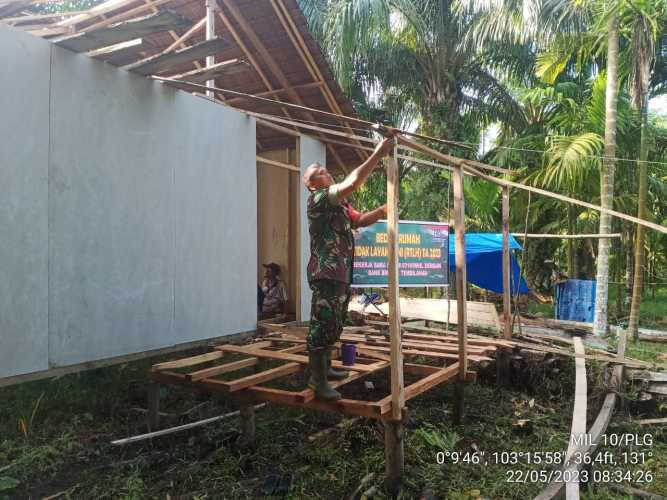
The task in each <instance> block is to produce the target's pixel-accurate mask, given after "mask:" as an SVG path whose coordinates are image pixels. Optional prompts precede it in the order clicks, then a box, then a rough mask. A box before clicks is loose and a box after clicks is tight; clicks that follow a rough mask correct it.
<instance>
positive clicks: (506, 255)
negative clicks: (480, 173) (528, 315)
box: [503, 186, 512, 340]
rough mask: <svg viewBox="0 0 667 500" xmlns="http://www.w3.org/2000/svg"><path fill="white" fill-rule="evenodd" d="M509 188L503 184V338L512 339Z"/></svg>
mask: <svg viewBox="0 0 667 500" xmlns="http://www.w3.org/2000/svg"><path fill="white" fill-rule="evenodd" d="M511 290H512V289H511V287H510V188H509V187H508V186H503V314H504V316H505V324H504V328H503V338H505V339H506V340H512V306H511V302H510V294H511V293H512V292H511Z"/></svg>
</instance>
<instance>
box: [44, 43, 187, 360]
mask: <svg viewBox="0 0 667 500" xmlns="http://www.w3.org/2000/svg"><path fill="white" fill-rule="evenodd" d="M155 94H156V88H155V84H154V83H153V82H150V81H147V80H145V79H141V78H137V77H135V76H134V75H130V74H129V73H127V72H123V71H118V70H117V69H115V68H113V67H111V66H108V65H105V64H102V63H100V62H98V61H95V60H92V59H90V58H89V57H86V56H84V55H79V54H74V53H72V52H70V51H67V50H65V49H61V48H59V47H53V65H52V87H51V157H50V164H51V184H50V185H51V189H50V197H49V199H50V210H49V214H50V227H51V231H50V268H51V272H50V274H51V275H50V290H49V303H50V328H49V329H50V335H49V338H50V362H51V365H52V366H63V365H68V364H74V363H80V362H84V361H90V360H94V359H101V358H106V357H111V356H117V355H121V354H128V353H131V352H139V351H142V350H147V349H151V348H155V347H157V346H159V345H165V344H169V343H175V342H176V341H177V339H176V338H175V337H174V335H173V321H172V320H173V307H174V306H173V301H174V296H173V281H174V279H173V277H174V270H173V266H174V234H173V231H174V221H173V208H174V207H173V199H174V192H173V190H174V184H173V169H174V162H177V161H183V160H184V159H185V158H186V154H187V151H186V147H185V146H177V144H179V142H178V139H179V137H178V131H177V123H176V120H177V119H178V116H179V115H178V113H179V111H180V109H179V108H180V107H183V104H181V106H179V99H169V100H168V102H164V99H159V98H156V95H155ZM174 145H176V146H174Z"/></svg>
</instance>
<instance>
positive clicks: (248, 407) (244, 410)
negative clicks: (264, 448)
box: [239, 397, 256, 448]
mask: <svg viewBox="0 0 667 500" xmlns="http://www.w3.org/2000/svg"><path fill="white" fill-rule="evenodd" d="M239 418H240V420H241V437H240V439H239V445H240V446H242V447H244V448H254V447H255V444H256V441H255V406H254V405H253V402H252V401H251V399H250V398H245V397H242V398H240V399H239Z"/></svg>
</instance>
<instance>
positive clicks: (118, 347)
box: [0, 25, 257, 378]
mask: <svg viewBox="0 0 667 500" xmlns="http://www.w3.org/2000/svg"><path fill="white" fill-rule="evenodd" d="M0 59H2V60H3V61H7V62H8V66H7V70H6V71H5V72H3V73H2V74H1V75H0V95H2V99H3V106H2V111H3V112H2V115H0V132H2V134H3V137H5V138H9V139H8V140H4V141H0V144H1V145H0V186H2V196H0V378H2V377H10V376H16V375H21V374H28V373H34V372H38V371H43V370H47V369H54V368H58V367H67V366H72V365H77V364H80V363H91V362H95V361H98V360H104V359H109V358H112V357H117V356H123V355H129V354H134V353H140V352H144V351H149V350H155V349H162V348H166V347H170V346H173V345H177V344H183V343H187V342H192V341H198V340H203V339H209V338H213V337H219V336H223V335H233V334H237V333H240V332H245V331H248V330H253V329H254V328H255V326H256V306H255V304H256V278H257V277H256V259H257V256H256V252H257V238H256V220H257V214H256V169H255V154H256V146H255V122H254V120H253V119H251V118H248V117H246V116H245V115H243V114H242V113H239V112H236V111H234V110H230V109H228V108H225V107H223V106H219V105H215V104H212V103H210V102H208V101H207V100H205V99H202V98H199V97H195V96H192V95H190V94H188V93H186V92H182V91H177V90H174V89H171V88H168V87H166V86H164V85H161V84H159V83H157V82H152V81H150V80H147V79H145V78H143V77H141V76H138V75H136V74H132V73H128V72H126V71H122V70H119V69H117V68H113V67H111V66H109V65H105V64H104V63H102V62H100V61H96V60H93V59H91V58H88V57H86V56H85V55H81V54H75V53H72V52H70V51H67V50H65V49H62V48H60V47H56V46H53V45H52V44H50V43H48V42H47V41H45V40H41V39H38V38H35V37H32V36H31V35H28V34H26V33H23V32H21V31H18V30H14V29H12V28H9V27H6V26H2V25H0Z"/></svg>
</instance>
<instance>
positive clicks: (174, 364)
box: [151, 351, 223, 371]
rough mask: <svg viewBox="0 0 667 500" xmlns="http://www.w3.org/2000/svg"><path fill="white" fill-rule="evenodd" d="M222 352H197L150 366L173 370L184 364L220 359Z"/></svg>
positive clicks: (191, 364) (159, 369)
mask: <svg viewBox="0 0 667 500" xmlns="http://www.w3.org/2000/svg"><path fill="white" fill-rule="evenodd" d="M222 355H223V353H222V352H220V351H213V352H207V353H206V354H199V355H198V356H191V357H189V358H183V359H177V360H175V361H166V362H164V363H158V364H156V365H153V366H152V367H151V370H153V371H161V370H175V369H177V368H185V367H186V366H194V365H199V364H202V363H207V362H209V361H214V360H216V359H220V358H221V357H222Z"/></svg>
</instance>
